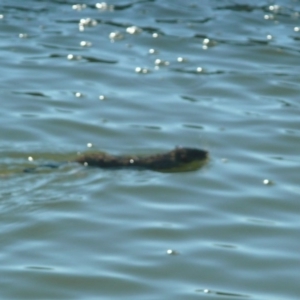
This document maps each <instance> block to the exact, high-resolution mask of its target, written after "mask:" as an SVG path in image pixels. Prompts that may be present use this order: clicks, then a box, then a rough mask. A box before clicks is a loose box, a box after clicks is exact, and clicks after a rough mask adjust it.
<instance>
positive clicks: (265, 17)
mask: <svg viewBox="0 0 300 300" xmlns="http://www.w3.org/2000/svg"><path fill="white" fill-rule="evenodd" d="M264 19H265V20H274V15H272V14H269V15H264Z"/></svg>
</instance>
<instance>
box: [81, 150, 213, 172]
mask: <svg viewBox="0 0 300 300" xmlns="http://www.w3.org/2000/svg"><path fill="white" fill-rule="evenodd" d="M207 158H208V152H207V151H205V150H201V149H195V148H183V147H177V148H175V149H174V150H172V151H169V152H166V153H163V154H155V155H150V156H113V155H109V154H105V153H87V154H83V155H81V156H79V157H78V158H76V159H75V162H78V163H81V164H83V165H86V166H92V167H99V168H106V169H114V168H137V169H148V170H154V171H166V172H168V171H186V170H193V169H197V168H199V166H200V165H201V163H203V162H204V161H205V160H206V159H207ZM199 164H200V165H199Z"/></svg>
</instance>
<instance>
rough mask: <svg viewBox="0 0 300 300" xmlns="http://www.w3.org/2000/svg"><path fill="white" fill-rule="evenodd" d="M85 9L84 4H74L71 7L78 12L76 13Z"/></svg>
mask: <svg viewBox="0 0 300 300" xmlns="http://www.w3.org/2000/svg"><path fill="white" fill-rule="evenodd" d="M85 8H86V4H74V5H72V9H74V10H78V11H80V10H83V9H85Z"/></svg>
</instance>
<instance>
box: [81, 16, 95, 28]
mask: <svg viewBox="0 0 300 300" xmlns="http://www.w3.org/2000/svg"><path fill="white" fill-rule="evenodd" d="M97 24H98V22H97V20H95V19H91V18H85V19H84V18H83V19H80V21H79V26H83V27H84V26H96V25H97Z"/></svg>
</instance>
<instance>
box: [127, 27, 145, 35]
mask: <svg viewBox="0 0 300 300" xmlns="http://www.w3.org/2000/svg"><path fill="white" fill-rule="evenodd" d="M126 32H127V33H129V34H138V33H141V32H142V29H141V28H139V27H137V26H130V27H127V28H126Z"/></svg>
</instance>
